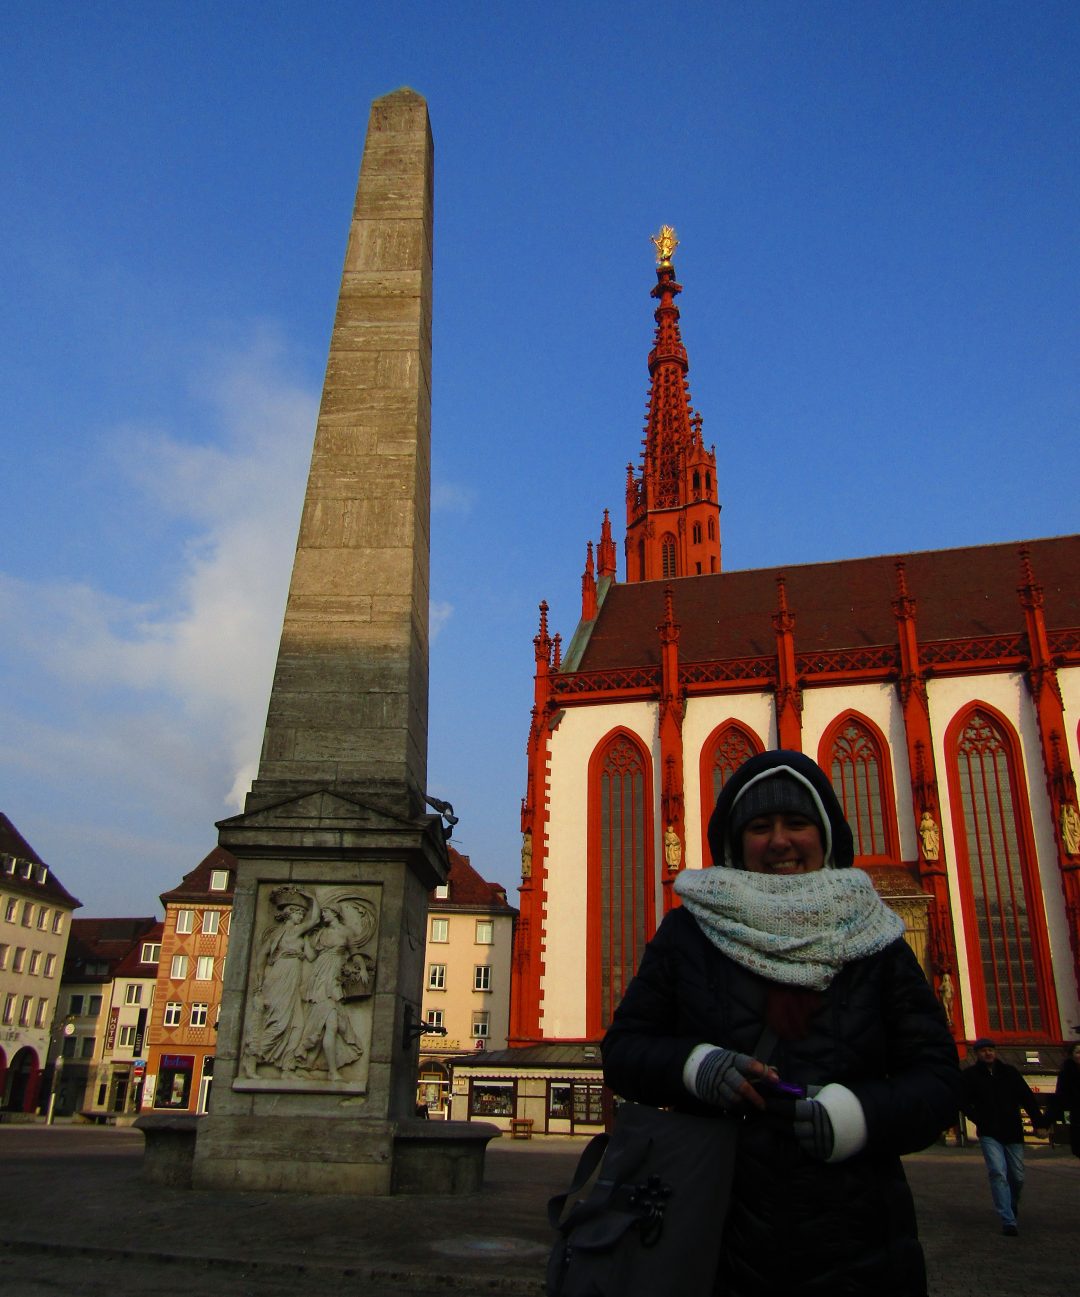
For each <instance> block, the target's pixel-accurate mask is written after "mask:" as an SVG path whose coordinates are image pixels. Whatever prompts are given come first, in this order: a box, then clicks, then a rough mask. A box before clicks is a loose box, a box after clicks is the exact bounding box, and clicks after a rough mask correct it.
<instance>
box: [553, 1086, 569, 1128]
mask: <svg viewBox="0 0 1080 1297" xmlns="http://www.w3.org/2000/svg"><path fill="white" fill-rule="evenodd" d="M571 1090H572V1087H571V1086H570V1085H569V1084H565V1083H563V1082H559V1081H550V1082H549V1083H548V1116H549V1117H555V1118H557V1119H559V1120H562V1121H565V1120H569V1118H570V1114H571V1111H572V1110H571V1107H570V1095H571Z"/></svg>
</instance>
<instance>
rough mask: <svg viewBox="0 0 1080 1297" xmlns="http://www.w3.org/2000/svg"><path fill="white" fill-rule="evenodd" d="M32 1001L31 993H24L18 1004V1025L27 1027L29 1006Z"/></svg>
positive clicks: (28, 1023)
mask: <svg viewBox="0 0 1080 1297" xmlns="http://www.w3.org/2000/svg"><path fill="white" fill-rule="evenodd" d="M33 1003H34V997H33V996H32V995H24V996H23V998H22V1004H21V1005H20V1006H19V1026H20V1027H29V1025H30V1006H31V1005H32V1004H33Z"/></svg>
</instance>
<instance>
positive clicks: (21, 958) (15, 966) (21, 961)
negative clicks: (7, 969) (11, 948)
mask: <svg viewBox="0 0 1080 1297" xmlns="http://www.w3.org/2000/svg"><path fill="white" fill-rule="evenodd" d="M25 964H26V947H25V946H16V947H15V959H14V961H13V962H12V965H11V971H12V972H13V973H21V972H22V970H23V968H24V966H25Z"/></svg>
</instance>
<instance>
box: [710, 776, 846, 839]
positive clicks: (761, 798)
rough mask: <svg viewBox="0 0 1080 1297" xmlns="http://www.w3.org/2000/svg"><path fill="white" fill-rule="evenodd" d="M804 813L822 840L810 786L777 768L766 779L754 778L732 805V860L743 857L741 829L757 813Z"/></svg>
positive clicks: (822, 836) (817, 811) (821, 824)
mask: <svg viewBox="0 0 1080 1297" xmlns="http://www.w3.org/2000/svg"><path fill="white" fill-rule="evenodd" d="M783 814H792V815H805V816H806V818H807V819H808V820H813V821H814V823H815V824H816V825H817V826H818V829H819V831H820V833H821V840H822V842H824V841H825V826H824V825H823V823H822V820H821V807H820V806H819V805H818V803H817V802H816V801H815V800H814V797H813V794H812V793H811V792H810V789H809V788H808V787H807V785H806V784H804V783H803V782H802V781H801V780H799V779H796V778H794V777H793V776H792V775H789V774H788V773H787V771H784V770H778V771H777V772H776V774H774V775H769V776H768V777H767V778H765V779H756V780H754V782H753V783H750V784H748V785H747V786H746V788H745V789H744V790H743V791H742V793H741V794H740V795H739V797H738V798H737V799H736V801H735V805H734V806H732V808H731V819H730V829H729V832H730V834H731V852H732V856H733V858H734V859H735V860H741V859H742V831H743V829H744V828H746V826H747V825H748V824H749V823H750V821H751V820H752V819H755V818H756V817H757V816H758V815H783Z"/></svg>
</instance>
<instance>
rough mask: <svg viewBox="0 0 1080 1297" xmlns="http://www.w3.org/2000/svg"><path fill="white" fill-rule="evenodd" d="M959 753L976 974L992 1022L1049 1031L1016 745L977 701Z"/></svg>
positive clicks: (957, 778)
mask: <svg viewBox="0 0 1080 1297" xmlns="http://www.w3.org/2000/svg"><path fill="white" fill-rule="evenodd" d="M954 760H955V767H954V769H952V770H950V772H949V773H950V775H951V776H952V777H953V779H952V782H954V783H955V792H957V793H958V794H959V803H960V805H959V807H958V808H956V809H955V810H954V832H955V833H956V835H957V845H958V848H959V850H958V855H959V856H960V862H961V865H962V866H964V869H963V873H964V880H963V881H964V882H965V883H966V884H967V888H966V890H967V891H968V898H967V899H968V900H969V902H970V910H971V915H972V917H973V918H974V928H975V931H974V932H973V933H969V951H970V952H971V957H972V958H971V963H972V971H973V976H975V977H978V975H979V973H981V982H982V992H983V997H984V998H985V1015H986V1029H987V1030H989V1031H993V1032H1000V1033H1001V1034H1002V1035H1029V1036H1030V1035H1043V1034H1045V1033H1046V1032H1047V1031H1048V1030H1049V1027H1048V1021H1047V1019H1048V1015H1047V1013H1046V1007H1045V1003H1044V1001H1045V998H1046V996H1045V991H1044V987H1043V982H1044V981H1045V979H1044V977H1042V976H1041V974H1040V968H1039V962H1040V960H1039V953H1038V944H1037V942H1036V941H1035V939H1034V933H1033V930H1032V929H1033V923H1032V919H1033V908H1034V907H1033V906H1032V905H1031V903H1030V899H1031V898H1030V896H1029V892H1028V888H1027V886H1026V883H1025V876H1026V875H1030V873H1031V861H1030V859H1029V856H1030V847H1029V844H1028V841H1027V833H1026V831H1024V829H1023V828H1022V825H1021V818H1022V815H1023V808H1022V789H1020V788H1019V787H1018V781H1017V778H1016V773H1015V771H1016V767H1015V759H1014V754H1013V744H1012V742H1011V741H1010V736H1009V735H1008V734H1007V732H1006V731H1005V728H1004V726H1002V725H1001V724H1000V723H998V722H997V721H996V720H995V719H994V717H993V716H991V715H990V713H989V711H987V710H984V709H982V708H976V709H975V710H973V711H972V712H971V713H970V714H969V715H968V716H967V717H966V719H964V720H963V722H962V724H961V726H960V727H959V729H958V730H957V731H956V732H955V757H954ZM1024 818H1026V817H1024ZM1036 905H1037V903H1036ZM976 944H977V952H976V949H975V947H976Z"/></svg>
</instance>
